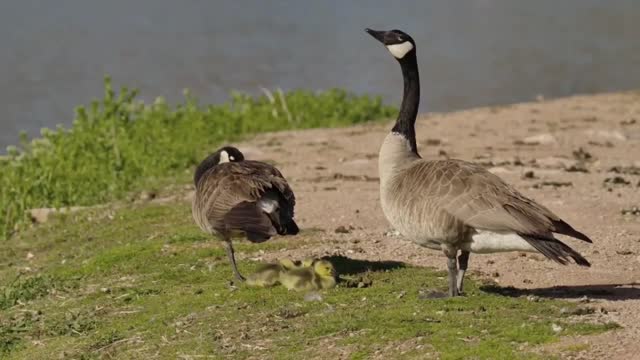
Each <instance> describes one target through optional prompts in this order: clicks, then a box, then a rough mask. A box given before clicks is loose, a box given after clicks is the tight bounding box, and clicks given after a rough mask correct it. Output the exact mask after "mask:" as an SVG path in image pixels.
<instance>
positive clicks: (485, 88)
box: [0, 0, 640, 149]
mask: <svg viewBox="0 0 640 360" xmlns="http://www.w3.org/2000/svg"><path fill="white" fill-rule="evenodd" d="M365 27H371V28H374V29H389V28H398V29H401V30H404V31H406V32H407V33H409V34H411V35H412V36H413V37H414V39H415V40H416V42H417V46H418V56H419V63H420V71H421V76H422V78H421V79H422V89H423V90H422V94H423V95H422V107H421V111H446V110H455V109H462V108H468V107H473V106H478V105H490V104H504V103H512V102H518V101H527V100H531V99H533V98H535V97H536V96H537V95H540V94H541V95H544V96H545V97H547V98H548V97H558V96H566V95H570V94H576V93H594V92H602V91H612V90H625V89H634V88H640V1H639V0H608V1H604V0H562V1H557V0H538V1H513V0H461V1H444V0H433V1H426V0H405V1H400V0H394V1H389V0H387V1H379V0H377V1H372V0H367V1H363V0H362V1H338V0H324V1H313V2H312V1H299V0H298V1H265V0H234V1H216V0H183V1H170V0H109V1H98V0H56V1H50V0H40V1H35V0H2V2H1V3H0V149H4V147H5V146H7V145H9V144H12V143H15V142H16V141H17V134H18V132H19V131H20V130H26V131H27V132H28V133H29V134H30V135H36V134H38V133H39V129H40V128H41V127H53V126H55V125H56V124H64V125H69V124H70V123H71V120H72V114H73V107H74V106H76V105H80V104H86V103H88V102H89V101H90V100H91V99H92V98H96V97H100V96H101V93H102V78H103V75H104V74H107V73H108V74H111V75H112V77H113V79H114V82H115V85H116V86H121V85H126V86H129V87H137V88H139V89H140V90H141V91H142V95H143V98H145V99H152V98H154V97H155V96H158V95H163V96H165V97H167V98H168V99H169V100H170V101H178V100H180V99H181V93H182V89H183V88H189V89H192V91H193V93H195V94H196V95H197V96H198V97H199V98H200V99H201V100H202V101H204V102H210V103H219V102H223V101H225V100H226V99H227V97H228V94H229V92H230V91H231V90H234V89H235V90H241V91H245V92H250V93H258V92H259V90H258V89H259V87H267V88H272V89H273V88H277V87H280V88H282V89H284V90H289V89H294V88H306V89H326V88H331V87H341V88H346V89H349V90H351V91H355V92H357V93H373V94H379V95H382V96H383V97H384V99H385V100H386V101H388V102H392V103H394V102H398V101H399V100H400V97H401V90H402V84H401V81H402V80H401V75H400V70H399V68H398V66H397V65H396V64H395V61H394V60H393V59H392V58H391V56H390V55H389V54H388V53H387V52H386V51H384V49H383V48H382V47H381V45H380V44H379V43H377V42H376V41H375V40H374V39H372V38H370V37H369V35H367V34H366V33H365V32H364V31H363V29H364V28H365Z"/></svg>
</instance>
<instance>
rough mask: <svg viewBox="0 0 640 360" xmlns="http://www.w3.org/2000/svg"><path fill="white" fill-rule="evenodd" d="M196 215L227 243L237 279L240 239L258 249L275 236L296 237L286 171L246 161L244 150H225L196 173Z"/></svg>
mask: <svg viewBox="0 0 640 360" xmlns="http://www.w3.org/2000/svg"><path fill="white" fill-rule="evenodd" d="M193 182H194V183H195V186H196V194H195V197H194V199H193V204H192V215H193V219H194V220H195V222H196V224H198V226H199V227H200V229H202V230H203V231H205V232H207V233H210V234H212V235H216V236H218V237H219V238H220V239H222V240H223V242H224V245H225V249H226V251H227V256H228V257H229V261H230V262H231V266H232V268H233V273H234V276H235V278H236V279H238V280H240V281H243V280H244V277H243V276H242V275H241V274H240V272H239V271H238V267H237V266H236V260H235V256H234V253H233V246H232V245H231V237H232V235H235V234H237V233H240V234H241V235H245V236H246V238H247V239H248V240H249V241H251V242H255V243H259V242H263V241H266V240H268V239H269V238H271V236H274V235H275V234H280V235H295V234H297V233H298V231H299V230H298V225H296V223H295V221H294V220H293V208H294V206H295V196H294V195H293V191H291V188H290V187H289V184H287V181H286V180H285V179H284V177H283V176H282V174H281V173H280V171H278V169H276V168H275V167H273V166H271V165H269V164H265V163H263V162H260V161H251V160H245V159H244V155H242V153H241V152H240V150H238V149H236V148H234V147H231V146H225V147H223V148H221V149H219V150H217V151H216V152H214V153H213V154H211V155H209V157H207V158H206V159H204V160H203V161H202V162H201V163H200V165H198V167H197V168H196V172H195V175H194V177H193Z"/></svg>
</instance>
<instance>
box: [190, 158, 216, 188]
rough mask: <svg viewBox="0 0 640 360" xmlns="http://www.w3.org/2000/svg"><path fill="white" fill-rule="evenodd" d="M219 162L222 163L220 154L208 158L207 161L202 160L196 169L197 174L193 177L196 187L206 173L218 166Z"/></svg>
mask: <svg viewBox="0 0 640 360" xmlns="http://www.w3.org/2000/svg"><path fill="white" fill-rule="evenodd" d="M219 162H220V154H219V153H213V154H211V155H209V156H207V158H206V159H204V160H202V162H201V163H200V164H199V165H198V167H197V168H196V172H195V174H194V175H193V183H194V185H196V186H198V182H199V181H200V179H201V178H202V176H204V173H206V172H207V170H209V169H211V168H213V167H214V166H216V165H218V163H219Z"/></svg>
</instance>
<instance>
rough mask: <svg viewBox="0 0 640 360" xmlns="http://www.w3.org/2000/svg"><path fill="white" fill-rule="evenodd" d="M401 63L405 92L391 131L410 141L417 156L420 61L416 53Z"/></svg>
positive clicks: (410, 54)
mask: <svg viewBox="0 0 640 360" xmlns="http://www.w3.org/2000/svg"><path fill="white" fill-rule="evenodd" d="M399 62H400V67H401V68H402V77H403V78H404V91H403V94H402V105H400V113H399V114H398V119H397V120H396V124H395V125H394V127H393V129H392V130H391V131H393V132H394V133H398V134H400V135H402V136H404V137H405V138H406V139H407V140H409V144H410V145H411V151H412V152H414V153H415V154H416V155H417V154H418V147H417V146H416V129H415V123H416V116H417V115H418V106H419V105H420V75H419V74H418V61H417V59H416V53H415V51H412V52H410V53H409V54H407V56H405V57H404V58H403V59H401V60H399Z"/></svg>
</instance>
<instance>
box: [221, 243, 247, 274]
mask: <svg viewBox="0 0 640 360" xmlns="http://www.w3.org/2000/svg"><path fill="white" fill-rule="evenodd" d="M224 247H225V250H227V256H228V257H229V262H231V268H232V269H233V276H234V277H235V279H236V280H237V281H239V282H243V281H244V280H245V278H244V276H242V274H240V271H238V266H237V265H236V257H235V255H234V252H233V246H232V245H231V241H225V242H224Z"/></svg>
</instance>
